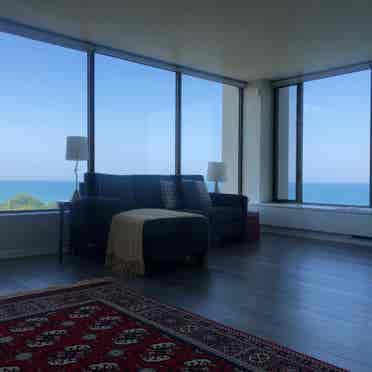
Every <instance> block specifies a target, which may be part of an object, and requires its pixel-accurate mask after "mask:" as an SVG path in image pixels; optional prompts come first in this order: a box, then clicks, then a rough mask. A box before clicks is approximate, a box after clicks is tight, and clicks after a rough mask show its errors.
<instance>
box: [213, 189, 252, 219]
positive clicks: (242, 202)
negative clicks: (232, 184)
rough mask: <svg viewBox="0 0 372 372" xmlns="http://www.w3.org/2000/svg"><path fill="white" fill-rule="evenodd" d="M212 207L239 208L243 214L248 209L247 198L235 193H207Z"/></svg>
mask: <svg viewBox="0 0 372 372" xmlns="http://www.w3.org/2000/svg"><path fill="white" fill-rule="evenodd" d="M209 195H210V196H211V199H212V204H213V206H214V207H232V208H234V207H235V208H241V209H242V212H243V214H246V213H247V210H248V198H247V197H246V196H244V195H237V194H218V193H213V192H211V193H210V194H209Z"/></svg>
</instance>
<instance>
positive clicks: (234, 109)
mask: <svg viewBox="0 0 372 372" xmlns="http://www.w3.org/2000/svg"><path fill="white" fill-rule="evenodd" d="M238 125H239V122H238V89H237V88H235V87H231V86H226V85H224V84H220V83H216V82H211V81H208V80H203V79H199V78H196V77H192V76H187V75H183V77H182V130H181V133H182V136H181V138H182V144H181V149H182V155H181V170H182V173H183V174H202V175H204V176H206V175H207V168H208V162H210V161H217V162H221V161H223V162H224V163H225V165H226V173H227V178H226V181H225V182H224V183H223V184H222V185H221V186H222V191H225V192H237V189H238V185H237V180H238V177H237V172H238V142H239V139H238V138H239V137H238ZM212 187H213V185H212V184H209V188H210V189H212Z"/></svg>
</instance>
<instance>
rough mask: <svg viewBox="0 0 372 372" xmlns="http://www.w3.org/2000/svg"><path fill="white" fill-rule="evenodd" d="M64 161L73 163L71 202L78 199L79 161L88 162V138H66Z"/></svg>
mask: <svg viewBox="0 0 372 372" xmlns="http://www.w3.org/2000/svg"><path fill="white" fill-rule="evenodd" d="M66 160H71V161H75V162H76V163H75V169H74V173H75V192H74V194H73V196H72V199H71V201H75V200H78V199H80V193H79V175H78V166H79V161H84V160H88V138H87V137H81V136H67V137H66Z"/></svg>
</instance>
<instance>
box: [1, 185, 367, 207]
mask: <svg viewBox="0 0 372 372" xmlns="http://www.w3.org/2000/svg"><path fill="white" fill-rule="evenodd" d="M292 188H293V186H292ZM73 190H74V183H73V181H0V202H1V203H3V202H5V201H7V200H9V199H11V198H13V197H14V196H15V195H16V194H20V193H26V194H30V195H32V196H33V197H35V198H37V199H39V200H40V201H42V202H45V203H50V202H55V201H57V200H67V199H70V198H71V195H72V193H73ZM303 199H304V201H305V202H308V203H325V204H345V205H368V200H369V190H368V184H367V183H305V184H304V188H303Z"/></svg>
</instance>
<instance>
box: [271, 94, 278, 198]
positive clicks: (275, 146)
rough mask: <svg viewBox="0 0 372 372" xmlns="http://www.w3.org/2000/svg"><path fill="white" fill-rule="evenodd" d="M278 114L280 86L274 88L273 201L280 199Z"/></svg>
mask: <svg viewBox="0 0 372 372" xmlns="http://www.w3.org/2000/svg"><path fill="white" fill-rule="evenodd" d="M278 115H279V88H274V123H273V125H274V128H273V195H272V199H273V201H278V200H279V198H278V169H279V146H278V138H279V134H278V130H279V125H278Z"/></svg>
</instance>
